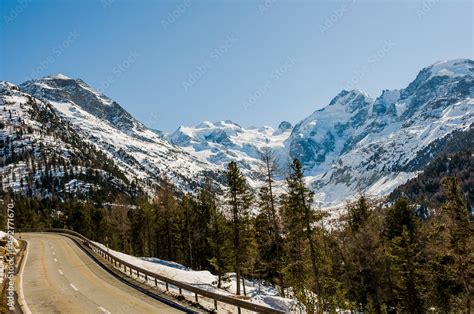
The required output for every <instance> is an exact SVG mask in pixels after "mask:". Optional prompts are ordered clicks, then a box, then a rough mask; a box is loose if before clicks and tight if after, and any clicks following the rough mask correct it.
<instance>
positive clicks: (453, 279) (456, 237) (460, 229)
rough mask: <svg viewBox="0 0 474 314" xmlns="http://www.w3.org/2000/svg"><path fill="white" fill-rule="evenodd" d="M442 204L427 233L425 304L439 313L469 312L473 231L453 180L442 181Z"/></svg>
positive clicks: (463, 201)
mask: <svg viewBox="0 0 474 314" xmlns="http://www.w3.org/2000/svg"><path fill="white" fill-rule="evenodd" d="M442 182H443V186H444V189H445V191H446V201H445V203H444V204H443V205H442V206H441V208H440V209H439V211H438V212H436V213H435V216H434V217H433V218H432V224H431V225H430V228H429V231H428V237H429V239H430V241H429V242H428V248H427V254H428V256H427V258H428V260H429V263H428V266H429V267H428V270H429V271H428V282H429V283H430V289H429V290H430V292H429V295H428V300H429V302H430V303H432V305H433V306H434V307H436V308H439V309H440V310H441V311H443V312H453V311H456V310H461V309H464V311H466V313H470V312H471V310H472V305H471V299H472V297H473V281H474V280H473V275H472V274H473V273H474V263H473V260H472V256H473V246H474V244H473V243H474V236H473V234H474V232H473V231H474V230H473V228H472V222H471V220H470V218H469V211H468V209H467V206H466V202H465V197H464V195H463V193H462V190H461V187H460V185H459V183H458V180H457V178H456V177H447V178H445V179H443V181H442Z"/></svg>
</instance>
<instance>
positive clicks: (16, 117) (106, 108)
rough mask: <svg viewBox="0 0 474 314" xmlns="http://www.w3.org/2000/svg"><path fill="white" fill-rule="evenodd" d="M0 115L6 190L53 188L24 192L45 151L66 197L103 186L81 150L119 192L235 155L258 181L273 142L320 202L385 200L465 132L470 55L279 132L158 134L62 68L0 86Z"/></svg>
mask: <svg viewBox="0 0 474 314" xmlns="http://www.w3.org/2000/svg"><path fill="white" fill-rule="evenodd" d="M318 107H320V106H318ZM0 119H1V120H0V123H1V125H0V126H1V128H0V132H1V133H0V136H1V137H0V143H1V146H0V151H1V152H2V155H3V157H2V164H1V172H2V185H3V189H4V190H7V189H9V188H12V189H13V190H15V191H18V192H19V191H22V192H23V193H26V191H27V190H28V189H29V193H32V194H35V193H40V194H41V195H43V196H44V195H48V189H51V187H41V182H39V183H38V184H37V185H35V188H33V189H32V188H31V187H29V188H28V187H27V186H28V184H27V183H28V182H30V183H31V181H32V180H33V181H36V180H38V181H41V177H42V176H44V175H45V170H46V169H45V167H44V165H43V164H44V163H45V160H48V158H49V157H48V156H49V155H48V153H44V152H47V151H55V152H56V154H54V156H55V157H54V158H55V159H57V160H55V162H54V164H55V165H60V166H57V168H56V170H55V171H54V173H50V175H51V176H53V177H55V178H56V179H57V181H58V182H60V185H61V186H62V187H63V188H55V189H56V190H57V191H56V192H55V193H59V192H61V191H62V192H61V193H66V192H68V193H72V192H71V185H73V186H74V187H75V189H73V190H77V189H78V188H77V187H78V186H82V187H83V188H82V189H83V190H85V191H87V189H90V188H91V186H93V185H94V184H95V186H96V189H102V188H104V187H101V186H100V184H99V183H98V181H97V180H95V181H94V182H95V183H91V182H86V181H87V176H82V177H81V179H78V178H76V177H74V171H76V170H77V169H74V168H75V167H76V168H77V167H78V166H77V163H76V162H75V161H74V160H75V159H74V158H76V156H80V155H81V154H82V155H83V156H82V158H84V161H82V162H79V164H81V165H82V166H81V167H85V168H87V167H89V168H90V169H92V170H93V171H95V172H97V173H99V172H100V173H102V175H99V177H108V178H109V179H110V178H114V180H115V184H116V186H120V185H123V188H124V189H126V188H125V186H127V184H130V183H131V182H133V183H134V184H136V185H138V186H141V187H142V188H143V189H144V190H146V191H148V192H149V193H152V191H153V185H155V184H158V183H159V181H160V178H161V177H162V176H164V175H166V176H167V177H169V178H170V179H171V181H172V182H173V183H174V184H175V185H176V186H177V189H178V190H179V191H192V190H193V188H194V187H195V186H196V185H198V184H201V183H202V182H203V180H204V179H205V178H208V177H212V178H215V179H216V180H217V181H218V182H223V177H222V171H223V170H224V168H225V166H226V164H227V163H228V162H229V161H231V160H234V161H236V162H238V164H239V165H240V166H241V168H242V169H243V171H244V173H245V174H246V175H247V177H248V178H249V182H250V184H251V186H252V187H254V188H258V186H259V184H260V182H259V175H258V170H259V166H260V160H259V154H260V152H261V150H262V149H263V148H264V147H270V148H272V149H273V150H274V151H275V153H276V155H277V156H278V158H279V161H280V164H281V168H282V169H284V168H285V165H286V164H287V162H288V160H290V159H292V158H299V159H300V160H301V161H302V163H303V165H304V169H305V174H306V176H307V181H308V184H309V185H310V186H311V187H312V189H314V190H315V191H316V198H317V200H318V201H319V202H320V203H321V204H322V205H323V206H333V205H337V204H340V203H342V202H344V201H345V200H347V199H350V198H351V197H353V196H354V195H356V194H358V193H359V192H365V193H367V194H369V195H372V196H385V195H388V194H389V193H390V192H392V191H393V189H394V188H396V187H397V186H399V185H400V184H402V183H405V182H406V181H407V180H409V179H411V178H414V177H416V176H417V175H418V174H419V173H420V172H421V171H422V169H424V167H425V166H426V165H428V164H429V163H430V161H432V160H434V159H435V158H436V157H437V156H439V155H440V154H442V153H444V151H443V147H445V146H446V145H444V144H443V143H445V142H446V141H451V140H452V134H464V132H469V130H470V129H471V128H472V125H473V122H474V62H473V61H472V60H467V59H462V60H451V61H443V62H437V63H435V64H433V65H431V66H429V67H427V68H424V69H422V70H421V71H420V72H419V74H418V75H417V77H416V78H415V80H414V81H413V82H411V83H410V84H409V85H408V86H407V87H406V88H404V89H400V90H385V91H383V92H382V94H381V95H380V96H379V97H377V98H375V99H374V98H371V97H370V96H369V95H367V94H366V93H364V92H361V91H357V90H351V91H346V90H343V91H341V92H340V93H339V94H338V95H337V96H336V97H334V99H332V100H331V101H330V103H329V104H328V105H327V106H325V107H323V108H322V109H319V110H317V111H315V112H313V113H312V114H311V115H310V116H308V117H307V118H305V119H303V120H302V121H300V122H298V123H297V124H296V125H295V126H292V125H291V124H290V123H289V122H286V121H284V122H282V123H281V124H280V125H279V127H278V129H273V128H271V127H268V126H264V127H260V128H243V127H241V126H239V125H238V124H236V123H234V122H232V121H221V122H214V123H211V122H203V123H201V124H199V125H197V126H194V127H185V126H181V127H179V128H178V129H177V130H176V131H175V132H173V133H171V134H163V133H162V132H160V131H157V130H152V129H149V128H147V127H146V126H145V125H143V124H142V123H141V122H139V121H137V120H136V119H135V118H133V117H132V116H131V115H130V114H129V113H128V112H127V111H125V110H124V109H123V108H122V107H121V106H120V105H119V104H118V103H116V102H115V101H113V100H112V99H110V98H108V97H107V96H105V95H102V94H101V93H99V92H97V91H96V90H94V89H93V88H92V87H90V86H89V85H87V84H86V83H85V82H83V81H82V80H80V79H71V78H69V77H67V76H64V75H56V76H48V77H45V78H41V79H36V80H31V81H27V82H25V83H23V84H21V85H19V86H15V85H13V84H11V83H8V82H5V81H0ZM20 131H21V132H20ZM19 132H20V133H21V134H20V133H19ZM453 132H456V133H453ZM58 134H61V136H59V135H58ZM470 134H472V133H470ZM450 135H451V138H450ZM84 147H89V149H87V151H84ZM97 154H99V155H100V156H101V157H100V160H102V162H97V163H94V164H93V165H92V164H89V165H88V166H87V162H86V159H90V158H93V157H92V156H91V155H97ZM46 163H48V162H46ZM49 164H50V163H49ZM68 168H72V170H71V169H68ZM50 170H51V169H49V170H48V171H50ZM92 170H90V171H92ZM84 171H86V170H84ZM71 172H72V174H69V175H68V176H67V177H65V173H71ZM283 176H284V171H282V174H281V177H280V178H282V177H283ZM72 180H75V181H73V183H74V184H73V183H71V181H72ZM110 180H112V179H110ZM114 180H112V181H114ZM66 181H67V182H66ZM99 181H100V180H99ZM112 181H108V182H112ZM127 182H128V183H127ZM66 185H68V186H69V188H68V189H65V188H64V187H65V186H66ZM109 185H110V184H109ZM84 187H85V188H84ZM104 189H105V188H104ZM49 192H51V191H49ZM74 193H77V191H75V192H74Z"/></svg>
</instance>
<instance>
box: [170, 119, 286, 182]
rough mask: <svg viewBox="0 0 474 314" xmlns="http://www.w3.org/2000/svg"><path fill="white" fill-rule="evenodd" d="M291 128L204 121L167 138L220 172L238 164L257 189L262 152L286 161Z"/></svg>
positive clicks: (181, 129)
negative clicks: (248, 126) (235, 163)
mask: <svg viewBox="0 0 474 314" xmlns="http://www.w3.org/2000/svg"><path fill="white" fill-rule="evenodd" d="M291 128H292V126H291V124H290V123H289V122H287V121H284V122H282V123H280V125H279V127H278V129H277V130H274V129H273V128H272V127H269V126H264V127H260V128H256V127H253V128H247V129H245V128H242V127H241V126H240V125H238V124H236V123H234V122H232V121H230V120H227V121H221V122H215V123H211V122H208V121H206V122H203V123H201V124H199V125H197V126H194V127H184V126H181V127H179V128H178V130H176V131H175V132H174V133H172V134H170V135H168V137H167V138H168V139H169V141H170V142H172V143H173V144H176V145H179V146H181V147H183V148H184V149H185V150H186V151H187V152H189V153H190V154H192V155H195V156H197V157H199V158H200V159H201V160H202V161H203V162H208V163H211V164H215V165H218V166H219V167H221V168H224V167H225V166H226V165H227V164H228V163H229V162H230V161H237V162H238V164H239V166H240V167H241V168H242V170H243V172H244V173H245V175H246V176H247V178H249V180H250V184H251V185H252V186H253V187H258V185H259V176H258V173H259V166H260V164H261V162H260V154H261V152H262V149H263V148H264V147H269V148H271V149H272V150H273V151H274V152H275V155H276V157H280V159H281V158H283V159H285V160H286V158H287V156H288V151H287V150H286V147H285V145H284V142H285V140H287V139H288V137H289V136H290V134H291Z"/></svg>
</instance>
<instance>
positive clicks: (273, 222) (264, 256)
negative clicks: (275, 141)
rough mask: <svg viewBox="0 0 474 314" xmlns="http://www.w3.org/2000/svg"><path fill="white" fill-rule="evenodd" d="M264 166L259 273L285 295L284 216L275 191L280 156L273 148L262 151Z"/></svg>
mask: <svg viewBox="0 0 474 314" xmlns="http://www.w3.org/2000/svg"><path fill="white" fill-rule="evenodd" d="M260 160H261V161H262V164H263V166H262V167H261V169H260V172H261V174H262V178H263V182H264V183H263V185H262V187H261V188H260V191H259V197H258V207H259V209H260V212H259V215H258V216H257V217H256V219H255V232H256V240H257V251H258V258H257V260H256V261H257V262H256V265H255V268H256V273H257V275H258V276H259V277H260V278H261V279H265V280H267V281H269V282H270V283H271V284H273V285H278V286H279V287H280V294H281V295H284V280H283V272H282V268H283V262H284V260H283V258H284V254H285V253H284V245H283V238H282V230H281V219H280V215H279V213H278V209H277V204H276V203H277V202H276V197H275V195H274V192H273V186H274V181H275V180H274V177H275V175H276V173H277V171H278V166H277V159H276V157H275V154H274V153H273V151H272V150H271V149H270V148H264V149H263V150H262V152H261V154H260Z"/></svg>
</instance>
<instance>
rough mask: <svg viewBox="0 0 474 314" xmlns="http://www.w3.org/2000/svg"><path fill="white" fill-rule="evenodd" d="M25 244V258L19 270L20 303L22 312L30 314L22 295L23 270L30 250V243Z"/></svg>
mask: <svg viewBox="0 0 474 314" xmlns="http://www.w3.org/2000/svg"><path fill="white" fill-rule="evenodd" d="M24 241H25V242H26V245H27V246H26V252H25V256H24V259H25V260H24V261H23V264H22V265H21V270H20V291H19V292H20V303H21V304H22V305H23V312H24V313H25V314H31V310H30V308H29V307H28V304H27V303H26V299H25V295H24V293H23V271H24V270H25V265H26V261H27V260H28V251H29V250H30V243H29V242H28V241H26V240H24Z"/></svg>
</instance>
